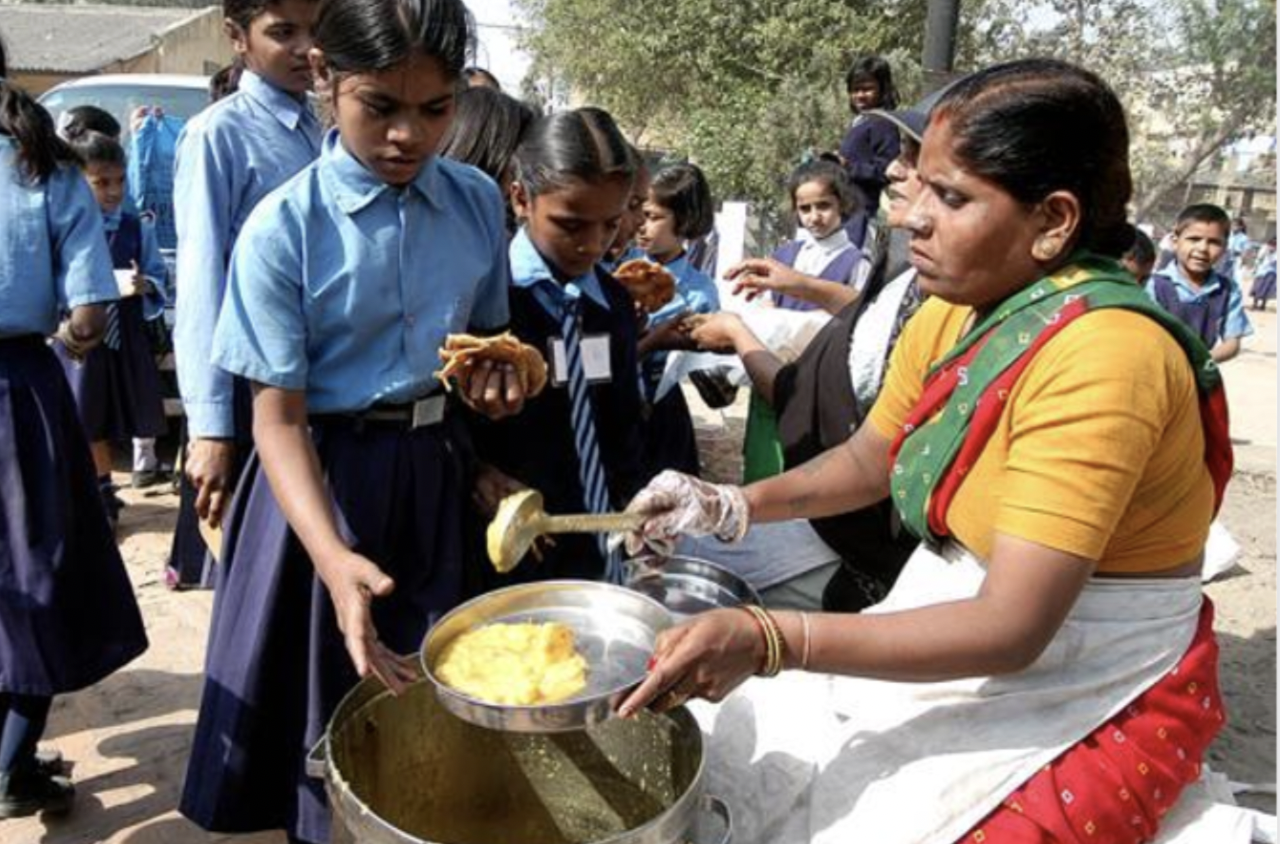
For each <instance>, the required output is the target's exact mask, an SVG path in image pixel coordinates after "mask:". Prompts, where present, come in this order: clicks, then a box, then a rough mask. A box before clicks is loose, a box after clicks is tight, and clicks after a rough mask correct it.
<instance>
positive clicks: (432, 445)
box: [179, 420, 467, 842]
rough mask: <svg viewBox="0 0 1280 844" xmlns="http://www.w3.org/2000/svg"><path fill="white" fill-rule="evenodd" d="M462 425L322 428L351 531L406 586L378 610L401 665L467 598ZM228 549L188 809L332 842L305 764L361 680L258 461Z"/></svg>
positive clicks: (334, 486)
mask: <svg viewBox="0 0 1280 844" xmlns="http://www.w3.org/2000/svg"><path fill="white" fill-rule="evenodd" d="M452 428H453V423H452V422H451V421H450V420H446V422H445V423H444V424H441V425H437V426H433V427H429V428H419V429H418V430H416V431H413V432H407V431H399V430H395V429H392V428H389V427H383V426H379V425H377V424H371V425H369V426H368V427H366V428H364V429H363V430H356V429H354V428H352V427H350V426H349V425H346V424H327V423H316V424H315V425H313V428H312V430H313V436H314V438H315V442H316V450H317V452H318V454H319V456H320V463H321V466H322V467H323V470H324V472H325V477H326V480H327V482H328V485H329V490H330V494H331V496H332V498H333V501H334V507H335V512H336V513H337V516H338V522H339V527H340V529H341V531H342V533H343V534H344V536H345V538H346V539H347V541H348V542H349V543H350V544H351V547H352V548H353V549H354V550H356V551H357V552H358V553H360V554H363V555H365V556H366V557H368V558H369V559H371V560H373V561H374V562H375V563H376V564H377V565H378V566H379V567H380V568H381V569H382V570H383V571H384V572H386V573H387V574H388V575H389V576H390V577H391V578H392V579H394V580H395V584H396V586H395V591H394V592H393V593H392V594H391V595H390V596H388V597H386V598H382V599H378V600H376V601H374V604H373V613H374V623H375V625H376V627H377V631H378V637H379V639H381V640H382V641H383V642H384V643H386V644H387V645H388V646H389V647H391V648H393V649H395V650H396V651H397V652H399V653H406V654H413V653H416V652H417V650H418V647H419V645H420V644H421V642H422V637H423V636H424V635H425V634H426V632H427V629H428V628H429V627H430V626H431V624H432V623H433V622H434V621H435V620H436V619H437V618H439V617H440V616H441V615H442V614H444V613H445V612H447V611H448V610H450V609H452V608H453V607H454V606H455V605H456V604H457V603H458V602H459V601H460V599H461V596H462V588H463V587H462V577H463V573H462V538H461V525H462V507H463V506H464V504H465V502H466V501H467V495H466V478H465V473H464V469H463V461H462V460H461V458H460V455H459V449H458V448H457V447H456V446H455V445H454V436H453V434H452ZM223 548H224V554H225V556H224V559H223V560H222V563H221V564H220V565H219V566H218V567H217V572H218V575H217V578H218V579H217V586H216V597H215V600H214V609H213V621H212V629H211V631H210V635H209V651H208V657H207V662H206V666H205V672H206V680H205V688H204V696H203V699H202V700H201V702H200V715H199V718H198V720H197V723H196V731H195V738H194V741H193V743H192V748H191V759H190V762H189V766H188V768H187V779H186V784H185V787H184V789H183V794H182V801H181V804H180V807H179V808H180V809H181V811H182V813H183V814H184V815H186V816H187V817H188V818H190V819H191V820H192V821H194V822H195V823H197V824H199V825H200V826H202V827H204V828H205V829H208V830H211V831H216V832H251V831H256V830H266V829H285V830H288V831H289V832H290V833H291V834H292V835H294V836H295V837H296V838H298V839H300V840H303V841H312V842H324V841H327V840H328V837H329V810H328V804H327V801H326V799H325V795H324V788H323V784H322V783H321V782H319V781H317V780H313V779H309V778H308V777H307V776H306V772H305V761H306V754H307V751H308V749H309V748H310V747H311V746H312V745H314V744H315V743H316V742H317V741H318V740H319V738H320V736H321V735H322V733H323V732H324V730H325V728H326V726H327V724H328V720H329V717H330V715H331V714H332V713H333V711H334V709H335V708H336V707H337V705H338V703H339V702H340V701H341V699H342V697H343V696H344V695H345V694H346V693H347V692H348V691H350V690H351V689H352V688H353V687H354V686H355V685H356V683H357V681H358V677H357V676H356V673H355V669H354V668H353V667H352V664H351V659H350V657H349V656H348V655H347V651H346V647H345V646H344V644H343V640H342V634H341V632H340V631H339V629H338V624H337V621H336V618H335V615H334V609H333V603H332V601H331V600H330V598H329V594H328V592H327V591H326V590H325V587H324V585H323V584H322V583H321V582H320V580H319V578H318V577H317V576H316V573H315V569H314V567H313V565H312V563H311V560H310V558H309V557H308V556H307V553H306V551H305V550H304V549H303V547H302V545H301V543H299V541H298V539H297V537H296V536H294V534H293V532H292V531H291V530H290V529H289V526H288V524H287V522H286V521H285V518H284V515H283V513H282V512H281V511H280V508H279V505H278V504H277V503H276V499H275V496H274V495H273V494H272V492H271V488H270V485H269V484H268V482H267V478H266V474H265V472H264V471H263V470H262V467H261V465H260V463H259V462H258V459H257V457H256V455H255V456H254V458H252V459H251V461H250V464H249V465H248V466H247V467H246V474H245V477H244V478H243V480H242V482H241V485H240V489H239V491H238V493H237V495H236V500H235V503H234V505H233V508H232V512H231V517H230V520H229V522H228V525H227V534H226V537H225V539H224V546H223ZM406 739H407V740H413V741H419V740H423V739H422V737H421V736H406Z"/></svg>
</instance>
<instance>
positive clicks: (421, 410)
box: [310, 393, 447, 431]
mask: <svg viewBox="0 0 1280 844" xmlns="http://www.w3.org/2000/svg"><path fill="white" fill-rule="evenodd" d="M446 402H447V396H445V394H444V393H433V394H431V395H429V396H426V397H424V398H421V399H418V400H417V401H414V402H409V403H407V404H375V405H373V406H372V407H370V408H368V409H366V410H360V411H356V412H354V413H315V414H312V415H311V417H310V419H311V422H312V423H314V424H318V425H322V426H323V425H340V426H343V427H350V428H354V429H356V430H357V431H358V430H361V429H363V428H365V427H367V426H377V427H384V428H385V427H389V428H394V429H396V430H401V431H412V430H415V429H417V428H427V427H430V426H432V425H439V424H440V423H441V422H442V421H444V414H445V408H446Z"/></svg>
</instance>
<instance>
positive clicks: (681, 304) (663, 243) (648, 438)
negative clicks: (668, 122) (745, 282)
mask: <svg viewBox="0 0 1280 844" xmlns="http://www.w3.org/2000/svg"><path fill="white" fill-rule="evenodd" d="M714 226H715V205H714V204H713V202H712V199H711V188H710V186H709V185H708V184H707V178H706V176H704V175H703V173H702V170H701V169H699V168H698V166H697V165H694V164H675V165H672V166H669V167H664V168H663V169H661V170H659V171H658V172H657V173H656V174H655V175H654V177H653V182H652V184H651V185H650V186H649V196H648V197H647V198H646V199H645V203H644V221H643V222H642V223H641V224H640V230H639V232H637V234H636V245H637V246H639V247H640V248H641V249H642V250H643V251H644V253H645V255H646V257H648V259H649V260H650V261H653V262H654V263H657V264H661V265H662V266H663V267H665V268H666V270H667V271H668V272H670V273H671V274H672V275H673V276H675V279H676V295H675V297H674V298H673V299H672V300H671V301H670V302H668V303H667V304H666V305H664V306H663V307H662V308H661V310H658V311H656V312H654V313H653V314H651V315H650V317H649V320H648V326H647V328H646V330H645V332H644V334H643V336H641V338H640V365H641V371H642V376H641V383H642V384H643V386H644V394H645V395H644V397H645V401H646V419H645V426H644V466H645V471H646V472H648V473H649V474H650V475H656V474H657V473H658V472H661V471H662V470H663V469H675V470H677V471H680V472H685V473H687V474H691V475H696V474H698V473H699V464H698V444H697V442H696V441H695V439H694V432H693V420H692V418H691V417H690V415H689V405H688V403H686V402H685V400H684V393H683V392H682V391H681V390H680V388H679V387H674V388H672V389H670V390H668V391H667V392H666V393H665V394H662V395H659V393H658V387H659V385H660V383H661V381H662V373H663V370H664V369H665V368H666V365H667V353H668V352H669V351H671V350H674V349H692V348H693V342H692V341H691V340H690V339H689V332H688V329H687V327H686V318H687V317H689V316H691V315H693V314H709V313H714V312H715V311H718V310H720V293H719V291H718V290H717V289H716V283H715V282H714V281H713V280H712V279H711V277H710V276H708V275H707V274H706V273H704V272H702V271H701V270H699V269H698V268H697V267H695V266H694V265H693V262H692V261H690V260H689V253H688V252H687V251H686V250H685V244H686V243H687V242H689V241H693V240H696V239H698V238H700V237H705V236H706V235H707V234H709V233H710V232H711V229H712V228H713V227H714Z"/></svg>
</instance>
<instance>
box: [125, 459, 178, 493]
mask: <svg viewBox="0 0 1280 844" xmlns="http://www.w3.org/2000/svg"><path fill="white" fill-rule="evenodd" d="M172 476H173V467H172V466H165V465H163V464H162V465H160V466H157V467H156V468H154V469H139V470H138V471H136V472H134V473H133V482H132V484H131V486H132V487H133V488H134V489H146V488H147V487H150V486H157V485H159V484H162V483H164V482H165V481H168V480H170V479H171V478H172Z"/></svg>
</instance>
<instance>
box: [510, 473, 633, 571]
mask: <svg viewBox="0 0 1280 844" xmlns="http://www.w3.org/2000/svg"><path fill="white" fill-rule="evenodd" d="M644 519H645V517H644V516H642V515H640V514H639V513H599V514H593V513H580V514H574V515H562V516H549V515H547V511H546V510H544V509H543V504H542V493H540V492H538V491H537V490H533V489H525V490H521V491H520V492H517V493H513V494H511V495H508V496H507V497H506V498H504V499H502V503H500V504H499V505H498V512H497V514H496V515H495V516H494V517H493V521H492V522H490V523H489V530H488V532H487V533H486V539H487V544H488V546H489V560H490V561H491V562H492V563H493V567H494V568H495V569H497V570H498V571H500V572H503V573H505V572H509V571H511V570H512V569H513V568H515V567H516V565H517V564H518V563H519V562H520V561H521V560H522V559H524V555H525V554H527V553H529V549H530V548H532V547H533V542H534V540H535V539H537V538H538V537H539V536H543V535H545V534H548V533H612V532H621V531H628V530H635V529H636V528H638V527H640V525H641V524H642V523H643V522H644Z"/></svg>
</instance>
